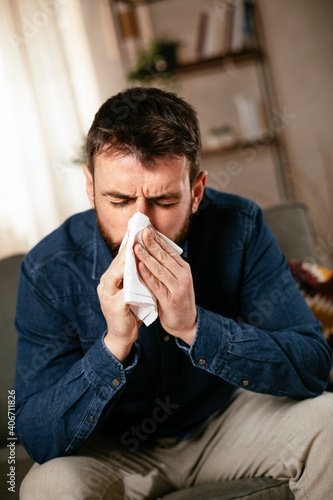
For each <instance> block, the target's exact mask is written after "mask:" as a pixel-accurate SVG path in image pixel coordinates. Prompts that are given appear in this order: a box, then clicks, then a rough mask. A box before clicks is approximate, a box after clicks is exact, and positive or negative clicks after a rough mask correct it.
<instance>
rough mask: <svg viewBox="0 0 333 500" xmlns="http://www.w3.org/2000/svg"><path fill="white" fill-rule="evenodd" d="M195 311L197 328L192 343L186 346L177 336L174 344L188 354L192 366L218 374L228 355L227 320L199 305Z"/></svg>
mask: <svg viewBox="0 0 333 500" xmlns="http://www.w3.org/2000/svg"><path fill="white" fill-rule="evenodd" d="M197 312H198V315H197V329H196V333H195V337H194V341H193V343H192V345H191V346H188V345H187V344H185V342H183V341H182V340H180V339H178V338H177V339H176V344H177V345H178V347H179V348H180V349H182V350H183V351H184V352H185V353H186V354H188V355H189V356H190V358H191V361H192V363H193V365H194V366H197V367H198V368H201V369H203V370H205V371H207V372H209V373H212V374H213V375H219V374H220V372H221V370H222V369H223V366H224V364H225V362H226V358H227V356H228V345H229V339H230V329H229V324H228V321H227V320H226V319H225V318H223V317H222V316H220V315H219V314H216V313H213V312H211V311H207V310H205V309H203V308H202V307H199V306H197Z"/></svg>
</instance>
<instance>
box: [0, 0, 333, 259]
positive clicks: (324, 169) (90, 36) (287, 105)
mask: <svg viewBox="0 0 333 500" xmlns="http://www.w3.org/2000/svg"><path fill="white" fill-rule="evenodd" d="M332 22H333V2H332V0H316V1H313V0H279V1H276V0H256V1H246V0H244V1H243V0H230V1H227V0H154V1H135V0H128V1H124V0H119V1H115V0H0V34H1V45H0V90H1V91H0V110H1V112H0V140H1V182H0V258H3V257H6V256H10V255H14V254H15V253H24V252H26V251H27V250H29V249H30V248H31V247H32V246H34V245H35V244H36V243H37V242H38V241H39V240H40V239H41V238H42V237H44V236H45V235H46V234H48V233H49V232H50V231H52V230H53V229H55V228H56V227H57V226H58V225H59V224H60V223H61V222H62V221H64V220H65V219H66V218H67V217H68V216H70V215H72V214H74V213H76V212H78V211H81V210H85V209H87V208H89V204H88V201H87V197H86V193H85V184H84V177H83V173H82V169H81V165H82V163H83V162H84V139H85V136H86V134H87V131H88V129H89V127H90V124H91V122H92V120H93V117H94V114H95V112H96V111H97V109H98V108H99V106H100V105H101V104H102V103H103V102H104V101H105V100H106V99H107V98H109V97H110V96H111V95H113V94H115V93H117V92H118V91H120V90H122V89H123V88H125V87H128V86H133V87H134V86H137V85H140V86H158V87H161V88H164V89H167V90H171V91H174V92H176V93H177V94H178V95H180V96H182V97H184V98H185V99H186V100H188V101H189V102H190V103H191V104H192V105H193V106H194V107H195V108H196V109H197V111H198V114H199V120H200V123H201V130H202V136H203V146H204V147H203V156H202V166H203V168H204V169H206V170H208V173H209V177H208V179H209V180H208V184H209V185H210V186H211V187H214V188H216V189H219V190H222V191H226V192H232V193H236V194H240V195H242V196H245V197H248V198H251V199H253V200H254V201H256V202H257V203H259V205H261V206H262V207H268V206H270V205H274V204H276V203H279V202H281V201H283V200H292V199H295V200H299V201H304V202H306V203H307V205H308V206H309V209H310V213H311V217H312V220H313V222H314V226H315V229H316V233H317V253H318V255H317V259H318V260H320V261H321V263H322V265H325V266H327V267H331V268H332V262H333V99H332V95H331V94H332V85H333V81H332V76H333V59H332V49H333V30H332ZM135 98H137V95H136V94H135V92H134V91H133V99H135ZM124 106H126V103H124Z"/></svg>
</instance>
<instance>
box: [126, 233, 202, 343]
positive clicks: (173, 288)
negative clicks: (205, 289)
mask: <svg viewBox="0 0 333 500" xmlns="http://www.w3.org/2000/svg"><path fill="white" fill-rule="evenodd" d="M142 241H143V243H144V245H145V247H146V248H143V247H142V246H141V245H140V244H136V245H135V246H134V253H135V256H136V257H137V259H138V270H139V273H140V276H141V278H142V280H143V281H144V283H145V284H146V286H147V287H148V288H149V289H150V290H151V292H152V294H153V295H154V296H155V298H156V300H157V303H158V310H159V318H160V322H161V325H162V327H163V328H164V330H166V331H167V332H168V333H170V334H171V335H173V336H175V337H178V338H180V339H182V340H183V341H184V342H186V343H187V344H188V345H191V344H192V342H193V340H194V336H195V331H196V318H197V310H196V306H195V296H194V289H193V280H192V273H191V268H190V266H189V264H188V263H187V262H185V261H184V260H183V259H182V258H181V257H180V256H179V255H178V254H177V252H176V251H175V250H174V249H173V248H172V247H171V246H170V245H168V244H167V243H166V242H165V241H164V240H163V239H162V238H161V237H159V236H158V235H157V234H156V232H155V231H154V230H153V228H152V227H149V228H146V229H144V231H143V232H142Z"/></svg>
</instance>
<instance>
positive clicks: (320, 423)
mask: <svg viewBox="0 0 333 500" xmlns="http://www.w3.org/2000/svg"><path fill="white" fill-rule="evenodd" d="M306 402H307V408H306V411H305V415H306V416H307V418H308V420H309V422H310V424H311V425H313V426H315V427H317V428H318V431H321V430H323V431H325V430H326V429H327V430H328V431H330V432H332V421H333V393H329V392H325V393H324V394H322V395H321V396H317V397H316V398H313V399H308V400H306Z"/></svg>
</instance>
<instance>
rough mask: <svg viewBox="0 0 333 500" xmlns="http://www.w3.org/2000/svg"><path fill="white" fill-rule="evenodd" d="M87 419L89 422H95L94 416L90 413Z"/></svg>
mask: <svg viewBox="0 0 333 500" xmlns="http://www.w3.org/2000/svg"><path fill="white" fill-rule="evenodd" d="M88 420H89V422H91V423H93V422H95V419H94V417H93V416H92V415H90V417H89V418H88Z"/></svg>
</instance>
